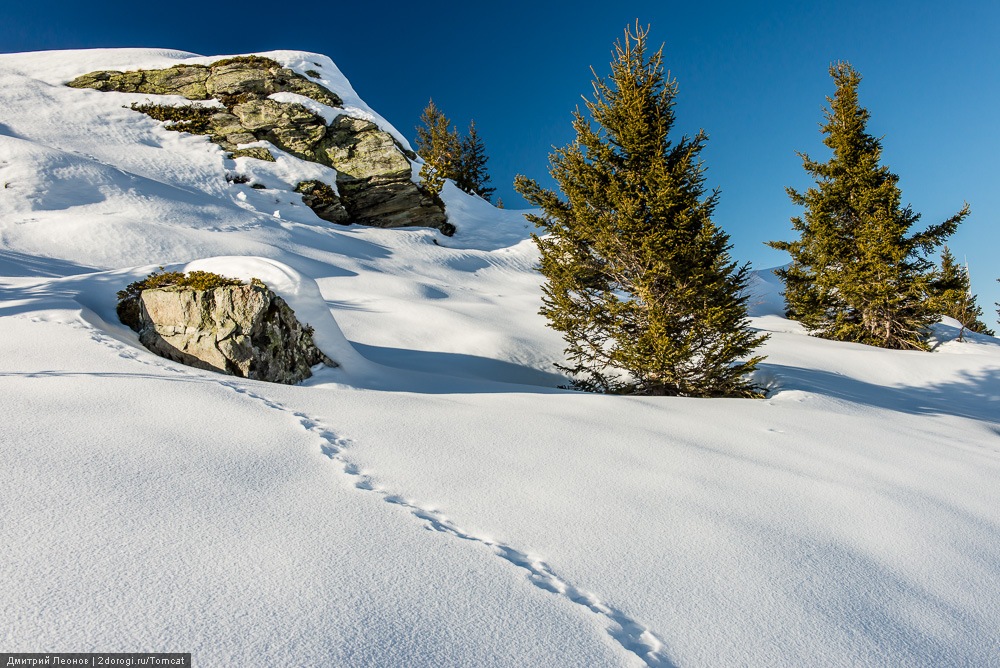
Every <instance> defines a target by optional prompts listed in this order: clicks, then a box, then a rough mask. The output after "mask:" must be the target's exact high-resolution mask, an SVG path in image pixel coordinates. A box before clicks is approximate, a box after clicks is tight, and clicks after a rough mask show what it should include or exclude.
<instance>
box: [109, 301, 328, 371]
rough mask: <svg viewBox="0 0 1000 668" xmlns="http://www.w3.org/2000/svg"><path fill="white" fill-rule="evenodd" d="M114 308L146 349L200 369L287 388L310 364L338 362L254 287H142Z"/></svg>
mask: <svg viewBox="0 0 1000 668" xmlns="http://www.w3.org/2000/svg"><path fill="white" fill-rule="evenodd" d="M118 313H119V317H120V318H121V319H122V322H124V323H125V324H126V325H128V326H129V327H131V328H132V329H133V330H135V331H136V332H138V333H139V341H140V342H141V343H142V345H144V346H146V348H148V349H149V350H150V351H152V352H154V353H156V354H157V355H160V356H161V357H166V358H167V359H172V360H174V361H175V362H180V363H181V364H187V365H188V366H193V367H197V368H199V369H208V370H211V371H218V372H221V373H226V374H230V375H233V376H240V377H242V378H252V379H254V380H265V381H268V382H272V383H284V384H286V385H292V384H295V383H298V382H301V381H303V380H305V379H306V378H309V377H310V376H311V375H312V371H311V369H310V367H313V366H315V365H316V364H326V365H327V366H337V363H336V362H334V361H333V360H331V359H330V358H329V357H327V356H326V355H325V354H324V353H323V352H322V351H321V350H320V349H319V348H317V347H316V345H315V343H313V339H312V331H311V330H310V329H309V328H307V327H303V326H302V324H301V323H300V322H299V321H298V319H297V318H296V317H295V313H294V312H293V311H292V309H291V307H289V306H288V304H287V303H285V300H283V299H282V298H281V297H278V296H277V295H275V294H274V292H272V291H271V290H269V289H267V288H265V287H262V286H260V285H259V284H258V285H237V286H227V287H220V288H215V289H213V290H193V289H190V288H177V287H170V288H157V289H150V290H143V291H142V292H141V293H140V294H138V295H136V296H134V297H131V298H130V299H128V300H126V301H123V302H122V303H121V304H120V305H119V307H118Z"/></svg>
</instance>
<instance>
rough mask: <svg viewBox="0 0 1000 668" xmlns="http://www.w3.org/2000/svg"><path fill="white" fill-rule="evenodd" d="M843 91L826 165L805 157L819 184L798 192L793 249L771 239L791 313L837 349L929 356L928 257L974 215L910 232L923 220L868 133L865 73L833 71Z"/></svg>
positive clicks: (834, 108) (831, 123) (828, 125)
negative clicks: (839, 344) (782, 256)
mask: <svg viewBox="0 0 1000 668" xmlns="http://www.w3.org/2000/svg"><path fill="white" fill-rule="evenodd" d="M830 75H831V76H832V77H833V79H834V82H835V83H836V86H837V91H836V93H835V95H834V97H833V98H827V101H828V102H829V104H830V106H829V109H827V110H826V113H825V121H826V122H825V123H824V125H823V126H822V132H823V134H824V135H825V137H824V138H823V143H824V144H825V145H826V146H827V147H829V148H830V149H831V150H832V151H833V156H832V158H831V159H830V160H829V161H828V162H825V163H821V162H816V161H814V160H812V159H810V158H809V156H807V155H805V154H799V155H800V156H801V158H802V163H803V166H804V167H805V170H806V171H807V172H808V173H809V174H810V175H811V176H812V177H813V178H814V179H815V180H816V186H815V187H813V188H810V189H809V190H807V191H806V192H804V193H800V192H798V191H796V190H794V189H792V188H788V189H787V192H788V194H789V196H790V197H791V200H792V202H794V203H795V204H797V205H799V206H803V207H805V212H804V214H803V215H802V216H801V217H795V218H792V227H793V229H795V231H797V232H799V234H800V236H799V239H798V240H796V241H772V242H769V245H770V246H771V247H772V248H777V249H779V250H784V251H788V253H789V254H790V255H791V256H792V262H791V264H790V265H789V266H788V267H787V268H785V269H782V270H778V272H777V274H778V275H779V276H780V277H781V278H782V279H783V280H784V282H785V300H786V302H787V306H788V315H789V317H791V318H795V319H797V320H801V321H802V323H803V324H804V325H805V326H806V328H807V329H809V330H810V332H812V333H814V334H816V335H818V336H822V337H825V338H829V339H835V340H839V341H855V342H858V343H866V344H869V345H875V346H881V347H884V348H904V349H905V348H915V349H926V343H925V339H926V336H927V327H928V326H929V325H930V324H931V323H932V322H934V320H935V319H936V318H937V315H938V314H937V313H936V312H935V307H934V304H933V300H930V299H928V294H929V292H930V291H931V289H932V287H931V281H932V280H933V277H934V271H933V266H934V265H933V263H932V262H931V261H930V260H928V259H927V255H928V254H930V253H931V252H932V251H933V250H934V249H935V248H937V247H939V246H940V245H941V244H943V243H944V241H945V240H946V239H947V238H948V236H950V235H951V234H952V233H953V232H954V231H955V229H956V227H957V226H958V224H959V223H960V222H961V221H962V220H963V219H964V218H965V217H966V216H967V215H968V214H969V206H968V204H966V205H965V207H964V208H963V209H962V210H961V211H960V212H959V213H957V214H955V215H954V216H952V217H951V218H949V219H948V220H946V221H944V222H943V223H940V224H939V225H934V226H931V227H929V228H927V229H925V230H923V231H920V232H916V233H911V232H910V228H911V227H912V226H913V225H914V224H915V223H916V222H917V221H918V220H919V218H920V215H919V214H916V213H914V212H913V210H912V209H911V208H910V207H909V206H905V207H904V206H902V204H901V199H902V196H901V193H900V190H899V187H898V185H897V183H898V181H899V177H897V176H896V175H895V174H892V173H891V172H890V171H889V169H888V168H887V167H885V166H883V165H880V164H879V161H880V159H881V156H882V145H881V141H880V140H879V138H877V137H874V136H872V135H870V134H868V132H867V131H866V127H867V123H868V119H869V113H868V111H867V110H866V109H864V108H862V107H861V106H859V104H858V84H859V83H860V82H861V75H860V74H858V72H857V71H855V70H854V68H853V67H851V66H850V65H849V64H847V63H837V64H835V65H832V66H831V67H830Z"/></svg>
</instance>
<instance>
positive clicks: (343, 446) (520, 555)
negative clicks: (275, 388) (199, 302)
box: [73, 323, 677, 668]
mask: <svg viewBox="0 0 1000 668" xmlns="http://www.w3.org/2000/svg"><path fill="white" fill-rule="evenodd" d="M73 324H74V325H75V326H78V327H82V328H86V329H88V330H89V333H90V338H91V339H92V340H93V341H95V342H97V343H99V344H101V345H104V346H106V347H108V348H111V349H112V350H114V351H115V352H116V353H117V354H118V356H119V357H122V358H124V359H128V360H131V361H135V362H138V363H140V364H144V365H146V366H153V367H157V368H159V369H163V370H166V371H170V372H172V373H176V374H180V375H183V376H189V377H191V378H195V377H197V378H198V379H199V380H201V381H204V380H212V381H215V382H217V383H218V384H219V385H221V386H223V387H225V388H228V389H230V390H232V391H233V392H236V393H237V394H240V395H243V396H245V397H247V398H248V399H252V400H254V401H257V402H259V403H260V404H262V405H263V406H264V407H266V408H268V409H270V410H274V411H278V412H281V413H285V414H286V415H290V416H291V417H293V418H295V419H296V420H297V421H298V423H299V426H301V427H302V428H303V429H304V430H306V431H307V432H309V433H312V434H314V435H315V436H316V437H317V438H318V439H319V440H320V442H321V445H320V448H321V451H322V452H323V454H324V455H326V456H327V457H329V458H330V459H331V460H333V461H334V462H336V463H337V464H338V465H339V467H340V470H341V472H343V473H344V474H345V475H348V476H351V477H352V478H355V479H356V480H355V482H354V486H355V487H356V488H357V489H359V490H363V491H366V492H374V493H375V494H377V495H378V496H379V497H381V498H382V500H383V501H385V502H386V503H389V504H392V505H395V506H401V507H403V508H406V509H407V510H409V511H410V514H411V515H413V516H414V517H416V518H418V519H420V520H422V521H423V522H425V523H426V524H427V527H428V528H429V529H432V530H434V531H438V532H440V533H443V534H446V535H449V536H452V537H454V538H459V539H461V540H467V541H472V542H474V543H480V544H482V545H485V546H487V547H489V548H491V549H492V551H493V553H494V554H496V555H497V556H498V557H500V558H501V559H503V560H505V561H507V562H509V563H511V564H513V565H514V566H517V567H518V568H521V569H524V570H525V571H527V575H528V580H529V581H530V582H531V583H532V584H533V585H535V586H536V587H539V588H540V589H544V590H545V591H548V592H551V593H553V594H556V595H557V596H562V597H563V598H566V599H568V600H569V601H571V602H573V603H576V604H577V605H581V606H583V607H584V608H586V609H587V610H590V611H591V612H593V613H595V614H597V615H600V616H601V617H602V618H604V621H605V622H606V623H607V625H608V633H609V634H610V635H611V637H612V638H614V639H615V641H617V642H618V644H620V645H621V646H622V647H623V648H624V649H625V650H627V651H628V652H631V653H632V654H635V655H636V656H637V657H638V658H639V659H641V660H642V661H643V662H644V663H645V664H646V665H647V666H649V667H650V668H677V664H675V663H674V662H673V661H672V660H671V659H670V656H669V655H668V654H667V651H666V644H665V643H664V641H663V640H662V639H661V638H659V637H658V636H657V635H656V634H655V633H654V632H653V631H652V630H651V629H649V628H648V627H646V626H644V625H643V624H642V623H640V622H638V621H636V620H634V619H632V618H631V617H629V616H628V615H626V614H625V613H624V612H622V611H621V610H619V609H617V608H615V607H613V606H611V605H608V604H606V603H603V602H602V601H601V600H600V599H599V598H598V597H597V595H595V594H593V593H592V592H589V591H587V590H585V589H581V588H579V587H577V586H575V585H573V584H571V583H569V582H567V581H566V580H564V579H563V578H561V577H559V576H558V575H557V574H556V573H555V571H554V570H553V569H552V567H551V566H549V565H548V564H547V563H545V561H543V560H542V559H539V558H538V557H535V556H532V555H530V554H528V553H527V552H523V551H521V550H518V549H517V548H515V547H513V546H511V545H507V544H505V543H502V542H500V541H497V540H494V539H492V538H489V537H487V536H482V535H477V534H475V533H473V532H471V531H468V530H465V529H462V528H461V527H459V526H457V525H456V524H455V523H454V522H452V521H451V520H450V519H448V518H447V517H446V516H445V515H444V514H443V513H441V512H440V511H438V510H435V509H433V508H430V507H426V506H423V505H421V504H420V503H418V502H417V501H415V500H412V499H406V498H404V497H402V496H400V495H398V494H395V493H393V492H391V491H389V490H386V489H384V488H382V487H380V486H379V485H377V484H376V483H375V481H374V478H373V476H372V475H371V474H368V473H365V472H363V471H362V470H361V469H360V468H359V467H358V466H357V465H355V464H354V463H352V462H351V461H349V460H348V459H347V458H346V457H345V455H344V452H345V451H346V450H347V449H348V448H349V447H350V441H348V440H347V439H344V438H342V437H340V436H337V434H336V433H334V431H333V430H332V429H330V428H329V427H328V426H326V425H325V424H324V423H323V422H322V421H321V420H318V419H316V418H314V417H312V416H310V415H308V414H306V413H303V412H301V411H296V410H294V409H291V408H289V407H288V406H285V405H284V404H282V403H280V402H278V401H275V400H273V399H270V398H268V397H266V396H264V395H263V394H259V393H257V392H254V391H253V390H251V389H249V388H247V387H244V386H242V385H240V384H239V383H237V382H236V381H232V380H223V379H221V378H220V379H215V378H206V376H204V375H202V374H199V373H197V372H195V371H188V370H187V369H186V368H183V367H181V366H179V365H172V364H169V363H166V362H163V363H161V362H157V361H153V360H149V359H144V356H141V354H140V352H139V351H137V350H135V349H133V348H132V347H131V346H128V345H127V344H125V343H122V342H120V341H118V340H116V339H114V338H112V337H110V336H108V335H107V334H105V333H103V332H101V331H100V330H99V329H98V328H97V327H95V326H93V325H91V324H90V323H73Z"/></svg>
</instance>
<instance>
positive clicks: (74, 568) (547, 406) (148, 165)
mask: <svg viewBox="0 0 1000 668" xmlns="http://www.w3.org/2000/svg"><path fill="white" fill-rule="evenodd" d="M266 55H268V56H270V57H272V58H275V59H276V60H279V61H280V62H283V63H284V64H286V65H288V66H290V67H293V68H295V69H297V70H300V71H302V70H304V69H306V68H309V67H311V65H309V63H315V62H320V63H321V64H322V71H323V72H324V73H325V75H326V76H327V80H326V82H325V83H326V85H327V86H328V87H329V88H331V89H332V90H334V91H335V92H337V93H338V94H339V95H341V96H342V97H343V98H344V100H345V106H346V107H349V108H350V113H352V114H357V115H362V116H365V117H366V118H370V119H373V120H375V121H376V122H377V123H379V124H380V125H381V126H382V127H383V129H387V130H390V131H392V132H394V133H395V134H396V135H397V136H398V138H399V139H400V140H401V141H403V142H404V143H405V138H403V137H402V136H401V135H399V133H398V132H395V131H394V130H392V129H391V126H389V125H388V124H387V123H386V121H385V120H384V119H382V118H381V117H380V116H378V115H377V114H376V113H375V112H374V111H372V110H371V109H368V108H367V106H366V105H365V104H364V102H363V101H361V100H360V99H358V97H357V95H356V94H354V92H353V90H352V89H351V88H350V85H349V84H348V83H347V81H346V80H345V79H344V78H343V77H342V76H341V75H340V74H339V72H338V71H337V70H336V67H335V66H334V65H333V63H332V62H330V61H329V60H328V59H326V58H324V57H322V56H317V55H314V54H305V53H298V52H275V53H270V54H266ZM188 58H193V56H191V54H185V53H180V52H173V51H154V50H98V51H82V52H79V51H78V52H52V53H33V54H14V55H4V56H0V185H2V186H3V187H2V189H0V344H2V345H0V376H2V377H3V380H2V384H0V443H2V456H3V466H2V467H0V476H2V479H0V646H2V647H3V648H4V649H5V651H91V650H92V651H191V652H193V653H194V658H195V662H196V663H197V665H200V666H201V665H206V666H207V665H219V666H228V665H239V664H244V663H249V662H252V661H254V660H259V661H260V662H261V663H263V664H267V665H316V666H329V665H344V666H354V665H380V666H401V665H406V666H458V665H470V666H472V665H510V666H526V665H532V666H533V665H537V666H542V665H544V666H556V665H566V666H581V665H593V666H605V665H607V666H613V665H623V666H625V665H644V664H645V665H651V666H729V665H762V666H806V665H808V666H824V665H829V666H902V665H905V666H935V667H937V666H997V665H1000V634H998V633H997V629H998V628H1000V587H998V586H997V584H996V583H997V582H1000V484H998V481H1000V341H998V340H996V339H993V338H989V337H979V336H971V337H969V339H968V340H967V341H965V342H958V341H956V340H955V338H956V336H957V328H955V327H954V326H953V325H954V323H943V324H942V325H940V326H938V327H937V329H936V330H935V334H936V337H937V342H938V345H936V347H935V350H934V352H932V353H916V352H894V351H884V350H878V349H874V348H869V347H866V346H859V345H849V344H836V343H831V342H828V341H822V340H818V339H814V338H810V337H808V336H806V335H805V334H804V333H803V332H802V331H801V328H800V327H799V326H798V325H797V324H796V323H794V322H790V321H788V320H786V319H784V318H782V317H781V315H780V312H781V308H780V296H779V295H778V290H779V286H778V285H777V284H776V282H775V279H774V278H773V276H771V275H770V274H769V273H767V272H760V273H759V274H758V279H759V280H758V282H757V285H756V288H755V289H756V291H757V296H756V298H755V306H754V309H755V310H754V313H755V318H754V325H755V326H756V327H759V328H761V329H762V330H765V331H768V332H771V334H772V336H771V339H770V341H769V342H768V343H767V345H766V348H765V352H766V354H767V355H768V359H767V361H766V362H765V363H764V364H763V365H762V369H761V371H760V375H759V380H760V381H761V382H763V383H765V384H767V385H768V386H769V387H770V389H771V394H770V396H769V398H768V399H766V400H761V401H749V400H690V399H677V398H674V399H663V398H657V399H653V398H627V397H607V396H593V395H582V394H578V393H573V392H568V391H564V390H559V389H558V386H559V385H560V384H562V383H563V382H565V381H564V379H562V378H561V377H560V376H558V375H557V374H555V373H554V372H553V367H552V362H554V361H558V360H559V359H560V352H561V349H562V345H561V340H560V339H559V337H558V335H556V334H555V333H553V332H552V331H551V330H548V329H547V328H546V327H545V323H544V320H543V319H541V318H540V317H539V316H538V315H537V310H538V305H539V302H538V299H539V294H540V292H539V276H538V275H537V274H536V273H535V272H534V271H533V265H534V263H535V261H536V255H535V251H534V247H533V245H532V243H531V242H530V241H529V240H528V239H527V236H528V234H529V231H530V230H529V229H528V226H527V224H526V223H525V222H524V220H523V217H522V216H521V214H520V213H518V212H516V211H498V210H496V209H494V208H493V207H491V206H490V205H488V204H487V203H485V202H483V201H482V200H479V199H477V198H472V197H467V196H465V195H463V194H462V193H460V192H458V191H457V190H456V189H454V188H453V187H451V186H449V187H448V188H447V189H446V191H445V199H446V203H447V206H448V215H449V218H450V221H451V222H452V223H454V224H455V225H456V226H457V227H458V230H459V231H458V233H457V234H456V235H455V236H454V237H453V238H446V237H443V236H441V235H440V234H438V233H437V232H435V231H432V230H379V229H370V228H359V227H350V228H342V227H335V226H331V225H330V224H328V223H325V222H323V221H321V220H319V219H318V218H316V217H315V215H314V214H313V213H312V211H311V210H309V209H308V208H307V207H305V206H304V205H303V204H302V202H301V198H300V197H299V196H298V195H295V194H294V193H291V192H290V191H291V188H292V187H293V186H294V185H295V183H296V182H297V181H299V180H303V179H306V178H325V179H328V180H329V179H332V171H331V170H329V169H328V168H325V167H321V166H318V165H311V164H307V163H303V162H302V161H299V160H297V159H295V158H293V157H291V156H288V155H281V156H280V157H279V159H278V161H277V162H275V163H263V162H259V161H254V160H250V159H246V158H240V159H237V160H235V161H233V160H227V159H226V158H225V157H224V155H223V154H222V152H221V150H220V149H219V148H218V147H216V146H214V145H212V144H211V143H209V142H208V140H207V139H206V138H204V137H196V136H191V135H183V134H178V133H175V132H170V131H168V130H166V129H164V128H163V126H162V124H160V123H157V122H155V121H153V120H151V119H149V118H147V117H145V116H143V115H141V114H137V113H135V112H132V111H130V110H128V109H125V108H123V107H127V106H128V104H130V103H131V102H133V101H142V100H144V99H146V96H138V95H128V94H119V93H100V92H96V91H87V90H73V89H68V88H65V87H63V86H62V85H61V84H62V83H63V82H65V81H67V80H69V79H71V78H73V77H75V76H77V75H79V74H82V73H84V72H89V71H93V70H97V69H112V68H116V69H129V68H138V67H148V68H152V67H164V66H169V65H171V64H174V63H176V62H178V61H181V60H185V59H188ZM208 60H210V59H206V58H202V57H198V58H196V59H195V62H207V61H208ZM275 152H276V154H277V153H278V152H277V151H275ZM227 173H229V174H231V175H232V174H246V175H250V176H252V177H253V178H254V180H255V181H256V182H259V183H263V184H265V185H266V186H267V188H266V189H263V190H256V189H252V188H250V187H249V186H248V185H245V184H238V183H231V182H228V181H227V180H226V174H227ZM161 265H162V266H166V267H167V268H171V269H174V268H176V269H181V268H185V267H187V268H200V269H212V270H215V271H218V272H220V273H224V274H228V275H232V276H240V277H244V278H249V277H251V276H256V277H258V278H261V279H263V280H265V282H267V283H268V284H269V285H271V287H273V288H274V289H275V290H276V291H277V292H279V293H280V294H282V295H283V296H284V297H285V298H286V299H287V300H288V301H289V303H290V304H291V305H292V307H293V308H294V309H295V311H296V313H297V314H298V315H299V317H300V319H302V320H303V321H306V322H309V323H310V324H312V325H313V326H314V327H315V328H316V340H317V343H318V344H319V345H320V347H321V348H323V349H324V351H325V352H327V353H328V354H329V355H331V356H332V357H334V358H335V359H337V360H338V361H339V362H340V363H341V364H342V366H341V367H340V368H338V369H326V370H322V371H320V372H319V373H318V374H317V375H316V376H315V377H314V378H313V379H310V380H309V381H307V382H306V383H305V384H304V385H301V386H296V387H285V386H277V385H269V384H265V383H259V382H254V381H249V380H241V379H236V378H232V377H227V376H221V375H217V374H213V373H210V372H204V371H199V370H195V369H191V368H186V367H183V366H180V365H177V364H174V363H172V362H169V361H167V360H163V359H160V358H158V357H155V356H153V355H152V354H150V353H148V352H147V351H146V350H145V349H143V348H142V347H141V346H140V345H139V344H138V342H137V340H136V337H135V334H134V333H133V332H131V330H129V329H128V328H126V327H124V326H123V325H120V324H119V323H118V322H117V320H116V318H115V316H114V293H115V291H116V290H119V289H121V288H122V287H124V286H125V285H126V284H127V283H128V282H130V281H132V280H135V279H136V278H138V277H141V276H144V275H146V274H147V273H149V272H150V271H151V270H153V269H155V268H156V267H157V266H161Z"/></svg>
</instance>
